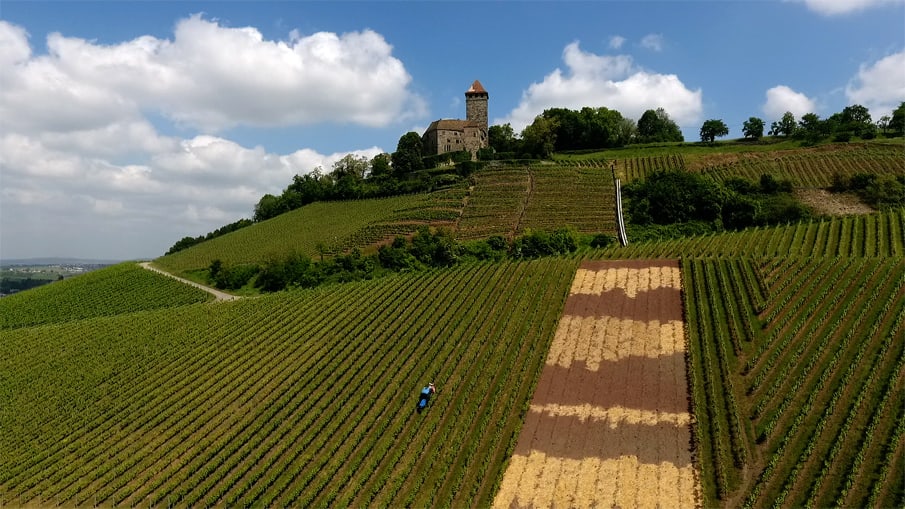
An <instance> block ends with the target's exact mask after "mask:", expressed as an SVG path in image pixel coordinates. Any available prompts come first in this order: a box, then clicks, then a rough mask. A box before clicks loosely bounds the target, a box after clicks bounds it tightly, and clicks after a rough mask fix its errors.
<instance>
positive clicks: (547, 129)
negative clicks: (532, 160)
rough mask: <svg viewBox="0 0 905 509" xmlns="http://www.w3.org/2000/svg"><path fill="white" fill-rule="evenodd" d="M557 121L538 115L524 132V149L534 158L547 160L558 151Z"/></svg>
mask: <svg viewBox="0 0 905 509" xmlns="http://www.w3.org/2000/svg"><path fill="white" fill-rule="evenodd" d="M557 128H558V126H557V125H556V121H555V120H553V119H550V118H546V117H544V116H543V115H538V116H537V117H535V118H534V122H532V123H531V125H529V126H527V127H525V129H524V130H523V131H522V144H523V145H522V148H523V150H524V151H525V152H526V153H528V154H531V155H532V156H536V157H542V158H547V157H550V155H551V154H553V151H554V150H556V133H557Z"/></svg>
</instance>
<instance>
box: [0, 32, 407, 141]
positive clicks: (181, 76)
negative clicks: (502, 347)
mask: <svg viewBox="0 0 905 509" xmlns="http://www.w3.org/2000/svg"><path fill="white" fill-rule="evenodd" d="M47 47H48V52H49V53H48V54H47V55H43V56H38V57H29V55H30V50H29V49H28V42H27V37H26V34H25V32H24V30H22V29H21V28H18V27H16V26H14V25H10V24H8V23H4V24H3V25H2V26H0V64H3V68H2V70H3V74H4V75H5V76H4V77H3V78H2V81H0V84H2V85H3V90H2V92H0V113H3V114H4V116H6V117H7V118H12V119H16V120H14V121H13V124H12V126H11V127H14V128H17V129H32V130H50V129H55V130H60V131H68V130H71V129H96V128H98V127H101V126H103V125H105V124H106V123H108V122H110V121H112V120H114V119H116V120H120V119H122V118H123V117H124V116H131V117H132V118H137V116H138V115H139V112H140V111H155V112H161V113H162V114H163V115H165V116H167V117H169V118H171V119H173V120H175V121H177V122H179V123H181V124H184V125H187V126H191V127H195V128H199V129H202V130H204V131H207V132H214V131H218V130H222V129H224V128H227V127H231V126H234V125H242V124H244V125H252V126H286V125H305V124H314V123H320V122H336V123H355V124H360V125H366V126H385V125H388V124H390V123H392V122H394V121H397V120H399V119H400V118H405V117H406V116H418V115H421V114H423V110H424V106H423V105H424V102H423V100H422V99H421V98H419V97H417V96H416V95H415V94H414V93H412V92H410V91H409V90H408V88H407V87H408V85H409V84H410V82H411V76H409V74H408V72H407V71H406V70H405V67H404V66H403V64H402V62H401V61H399V60H398V59H397V58H395V57H393V56H392V46H391V45H390V44H388V43H387V42H386V41H385V40H384V38H383V36H381V35H380V34H378V33H376V32H373V31H370V30H364V31H361V32H350V33H346V34H341V35H338V34H335V33H328V32H319V33H316V34H312V35H310V36H305V37H301V36H298V35H297V34H296V35H294V36H293V38H292V39H290V40H289V41H288V42H284V41H270V40H265V39H264V38H263V36H262V35H261V33H260V32H259V31H258V30H257V29H256V28H253V27H245V28H229V27H223V26H220V25H219V24H218V23H217V22H215V21H209V20H206V19H203V18H202V17H201V16H199V15H195V16H192V17H190V18H186V19H183V20H181V21H179V22H178V23H177V25H176V28H175V31H174V35H173V39H172V40H166V39H157V38H155V37H151V36H142V37H138V38H135V39H133V40H130V41H126V42H122V43H119V44H114V45H101V44H97V43H95V42H93V41H86V40H84V39H79V38H72V37H65V36H63V35H61V34H51V35H49V36H48V37H47ZM13 63H18V65H15V66H13V65H12V64H13Z"/></svg>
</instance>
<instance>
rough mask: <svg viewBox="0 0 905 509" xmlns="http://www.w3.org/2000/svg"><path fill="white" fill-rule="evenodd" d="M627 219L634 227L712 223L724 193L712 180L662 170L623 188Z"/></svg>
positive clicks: (698, 175)
mask: <svg viewBox="0 0 905 509" xmlns="http://www.w3.org/2000/svg"><path fill="white" fill-rule="evenodd" d="M623 194H624V196H625V197H626V198H627V199H628V216H629V218H630V221H631V222H633V223H637V224H642V225H643V224H649V223H654V224H661V225H665V224H672V223H683V222H688V221H705V222H710V221H715V220H717V219H719V217H720V209H721V207H722V203H723V201H724V200H725V193H724V192H723V190H722V188H721V187H720V185H719V184H718V183H717V182H716V181H714V180H713V179H711V178H709V177H706V176H703V175H701V174H699V173H692V172H689V171H681V170H664V171H657V172H654V173H652V174H651V175H649V176H648V177H647V179H645V180H643V181H635V182H632V183H629V184H628V185H626V186H625V187H623Z"/></svg>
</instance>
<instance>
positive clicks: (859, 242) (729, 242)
mask: <svg viewBox="0 0 905 509" xmlns="http://www.w3.org/2000/svg"><path fill="white" fill-rule="evenodd" d="M629 241H630V242H629V245H628V246H626V247H624V248H623V247H611V248H608V249H606V250H603V251H602V252H599V253H594V254H592V255H590V256H593V257H599V258H615V257H622V258H680V257H683V256H718V257H753V258H764V257H769V258H772V257H780V258H788V257H790V256H791V257H810V256H814V257H826V256H829V257H852V256H853V257H865V256H866V257H874V256H889V257H902V256H905V209H898V210H890V211H887V212H880V213H876V214H866V215H860V216H844V217H834V218H830V219H823V220H815V221H809V222H802V223H797V224H793V225H788V226H780V227H774V228H752V229H748V230H743V231H740V232H731V233H721V234H715V235H703V236H699V237H694V238H684V239H675V240H666V241H646V242H638V243H632V242H631V238H629Z"/></svg>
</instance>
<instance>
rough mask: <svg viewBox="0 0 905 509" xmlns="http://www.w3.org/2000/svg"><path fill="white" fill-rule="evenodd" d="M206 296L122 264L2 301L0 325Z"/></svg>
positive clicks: (6, 326)
mask: <svg viewBox="0 0 905 509" xmlns="http://www.w3.org/2000/svg"><path fill="white" fill-rule="evenodd" d="M210 299H211V296H210V294H208V293H206V292H204V291H202V290H199V289H197V288H193V287H191V286H187V285H185V284H182V283H180V282H177V281H176V280H174V279H172V278H168V277H165V276H162V275H159V274H155V273H152V272H151V271H148V270H145V269H142V268H141V267H139V266H138V265H137V264H135V263H129V262H126V263H121V264H117V265H113V266H110V267H105V268H102V269H98V270H95V271H91V272H88V273H86V274H82V275H79V276H76V277H74V278H69V279H66V280H63V281H59V282H55V283H52V284H49V285H44V286H42V287H39V288H34V289H32V290H29V291H27V292H22V293H19V294H16V295H11V296H9V297H4V298H3V299H0V329H10V328H17V327H28V326H33V325H40V324H47V323H58V322H67V321H71V320H80V319H84V318H93V317H98V316H112V315H116V314H120V313H131V312H135V311H140V310H147V309H158V308H166V307H174V306H182V305H185V304H191V303H193V302H205V301H208V300H210Z"/></svg>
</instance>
